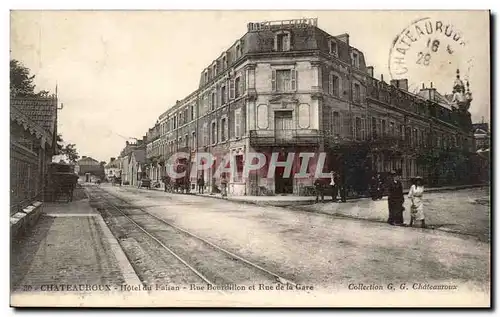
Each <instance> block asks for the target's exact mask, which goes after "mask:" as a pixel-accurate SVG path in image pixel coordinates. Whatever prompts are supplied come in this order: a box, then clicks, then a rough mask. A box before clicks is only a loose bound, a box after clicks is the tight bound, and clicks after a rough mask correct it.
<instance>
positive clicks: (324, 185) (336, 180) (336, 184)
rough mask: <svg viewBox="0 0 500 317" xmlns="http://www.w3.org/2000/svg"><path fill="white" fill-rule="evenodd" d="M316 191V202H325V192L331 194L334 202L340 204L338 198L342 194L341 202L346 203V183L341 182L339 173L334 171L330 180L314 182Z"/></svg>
mask: <svg viewBox="0 0 500 317" xmlns="http://www.w3.org/2000/svg"><path fill="white" fill-rule="evenodd" d="M314 189H315V191H316V202H319V199H320V197H321V201H322V202H323V201H325V192H326V193H328V192H330V193H331V196H332V201H334V202H338V196H339V194H340V201H341V202H345V201H346V188H345V185H344V182H342V181H341V177H340V175H339V174H338V173H335V172H334V171H331V172H330V178H329V179H328V180H326V181H325V180H323V179H320V178H318V179H316V180H315V181H314Z"/></svg>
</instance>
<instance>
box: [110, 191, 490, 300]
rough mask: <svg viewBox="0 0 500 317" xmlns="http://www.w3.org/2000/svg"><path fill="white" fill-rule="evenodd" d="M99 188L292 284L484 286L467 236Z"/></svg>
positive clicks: (478, 252)
mask: <svg viewBox="0 0 500 317" xmlns="http://www.w3.org/2000/svg"><path fill="white" fill-rule="evenodd" d="M102 188H103V189H105V190H106V191H108V192H109V193H111V194H113V195H116V196H118V197H120V198H122V199H125V200H126V201H128V202H129V203H130V204H132V205H134V206H138V207H141V208H143V209H144V210H145V211H147V212H149V213H151V214H153V215H156V216H158V217H160V218H162V219H165V220H167V221H169V222H171V223H173V224H175V225H177V226H179V227H181V228H184V229H186V230H189V231H191V232H194V233H196V234H197V235H199V236H202V237H205V238H206V239H209V240H210V241H212V242H213V243H215V244H217V245H220V246H222V247H224V248H225V249H228V250H230V251H232V252H234V253H236V254H239V255H241V256H243V257H245V258H247V259H252V261H254V262H256V263H260V264H261V265H262V266H265V267H266V268H267V269H269V270H271V271H273V272H277V273H280V274H283V275H285V276H287V277H288V278H289V279H291V280H292V281H294V282H296V283H300V284H307V285H315V286H317V287H320V288H328V289H331V288H336V289H345V288H346V287H347V286H348V285H349V284H350V283H355V282H356V283H357V282H362V283H367V284H369V283H387V281H394V282H397V281H401V280H404V281H418V282H433V283H437V282H453V283H457V284H463V283H465V284H467V285H469V286H471V287H478V288H480V289H482V290H485V288H487V287H488V286H486V285H488V283H487V281H488V279H489V244H487V243H484V242H481V241H478V240H477V239H471V238H470V236H464V235H457V234H450V233H445V232H442V231H437V230H423V229H417V228H404V227H391V226H388V225H387V224H384V223H374V222H369V221H363V220H354V219H345V218H338V217H331V216H327V215H323V214H317V213H304V212H297V211H291V210H287V209H284V208H277V207H258V206H252V205H242V204H238V203H233V202H228V201H223V200H216V199H209V198H204V197H197V196H192V195H179V194H167V193H164V192H160V191H148V190H143V189H136V188H131V187H111V186H106V185H104V186H102ZM474 192H475V191H472V193H474ZM478 193H480V192H478ZM436 195H437V197H436V198H437V199H438V200H439V197H441V198H443V199H444V200H445V202H443V203H444V204H446V197H449V198H450V199H453V197H450V196H449V195H448V196H446V195H442V194H436ZM468 197H469V198H470V196H468ZM431 219H432V218H431ZM486 230H487V228H486Z"/></svg>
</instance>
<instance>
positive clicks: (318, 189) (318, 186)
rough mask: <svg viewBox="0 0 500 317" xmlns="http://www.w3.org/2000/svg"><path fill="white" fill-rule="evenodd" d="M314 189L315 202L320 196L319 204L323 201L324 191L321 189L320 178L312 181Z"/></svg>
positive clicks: (321, 182)
mask: <svg viewBox="0 0 500 317" xmlns="http://www.w3.org/2000/svg"><path fill="white" fill-rule="evenodd" d="M314 189H315V192H316V202H318V201H319V197H320V196H321V202H324V201H325V191H324V188H323V181H322V180H321V179H320V178H316V180H315V181H314Z"/></svg>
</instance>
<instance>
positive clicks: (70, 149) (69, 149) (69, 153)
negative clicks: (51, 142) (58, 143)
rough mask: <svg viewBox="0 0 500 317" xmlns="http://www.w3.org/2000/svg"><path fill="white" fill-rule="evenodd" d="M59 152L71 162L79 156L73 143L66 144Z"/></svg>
mask: <svg viewBox="0 0 500 317" xmlns="http://www.w3.org/2000/svg"><path fill="white" fill-rule="evenodd" d="M61 154H64V155H66V157H67V158H68V160H69V161H70V162H71V163H76V161H77V160H78V159H79V158H80V155H78V152H77V151H76V148H75V144H67V145H66V146H65V147H63V149H62V150H61Z"/></svg>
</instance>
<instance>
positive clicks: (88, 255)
mask: <svg viewBox="0 0 500 317" xmlns="http://www.w3.org/2000/svg"><path fill="white" fill-rule="evenodd" d="M11 244H12V248H11V290H12V291H13V292H14V293H17V292H23V291H30V292H39V291H42V292H47V291H49V292H50V291H61V289H57V287H58V286H60V285H62V284H64V285H72V286H75V285H78V286H79V285H90V286H93V287H94V288H95V287H98V288H99V287H100V290H104V288H106V285H108V286H111V290H114V288H113V287H115V286H119V285H121V284H123V283H134V284H137V283H140V282H139V280H138V278H137V276H136V275H135V273H134V272H133V270H132V267H130V264H129V262H128V261H127V259H126V257H125V255H124V254H123V251H122V250H121V248H120V246H119V245H118V242H117V241H116V239H115V238H114V237H113V235H112V233H111V232H110V231H109V229H108V227H107V226H106V224H105V223H104V220H103V219H102V217H101V215H100V214H99V213H98V212H96V211H95V210H94V209H92V208H91V207H90V205H89V201H88V199H82V200H78V201H73V202H70V203H44V208H43V212H42V214H41V215H40V219H39V220H38V222H37V224H36V225H35V226H34V227H33V228H32V229H31V230H30V231H29V232H27V234H26V235H25V236H24V237H22V238H20V239H17V240H13V241H12V242H11ZM127 264H128V266H127ZM73 291H75V290H73ZM88 291H90V290H83V291H82V290H81V289H79V290H78V291H77V292H72V293H86V292H88ZM108 291H109V290H108ZM63 293H66V292H62V293H61V294H63ZM13 296H14V295H13Z"/></svg>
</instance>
